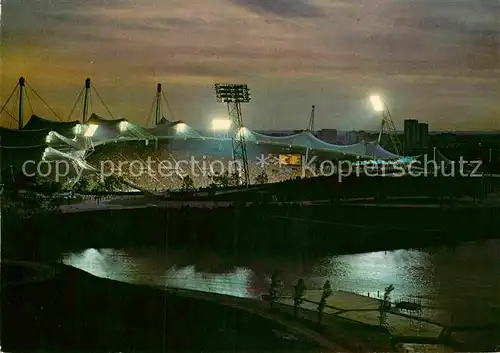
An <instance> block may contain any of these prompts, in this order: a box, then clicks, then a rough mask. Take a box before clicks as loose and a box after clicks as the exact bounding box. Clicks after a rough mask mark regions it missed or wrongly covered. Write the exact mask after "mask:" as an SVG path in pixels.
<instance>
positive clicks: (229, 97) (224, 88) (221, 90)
mask: <svg viewBox="0 0 500 353" xmlns="http://www.w3.org/2000/svg"><path fill="white" fill-rule="evenodd" d="M214 89H215V97H216V98H217V102H224V103H249V102H250V89H249V88H248V86H247V85H241V84H227V83H216V84H215V85H214Z"/></svg>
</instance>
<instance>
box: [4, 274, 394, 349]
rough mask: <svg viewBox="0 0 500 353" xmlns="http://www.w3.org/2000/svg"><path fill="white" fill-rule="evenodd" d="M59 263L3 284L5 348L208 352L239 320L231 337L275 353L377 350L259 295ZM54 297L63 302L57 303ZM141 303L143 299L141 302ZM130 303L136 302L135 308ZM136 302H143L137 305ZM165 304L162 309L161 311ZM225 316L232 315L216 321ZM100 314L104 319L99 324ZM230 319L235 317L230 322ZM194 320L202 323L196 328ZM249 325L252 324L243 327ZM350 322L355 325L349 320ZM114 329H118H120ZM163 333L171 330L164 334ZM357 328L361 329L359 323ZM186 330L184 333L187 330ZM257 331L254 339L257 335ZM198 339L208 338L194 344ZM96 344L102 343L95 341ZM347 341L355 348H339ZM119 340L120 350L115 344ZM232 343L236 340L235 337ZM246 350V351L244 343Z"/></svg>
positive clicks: (382, 342)
mask: <svg viewBox="0 0 500 353" xmlns="http://www.w3.org/2000/svg"><path fill="white" fill-rule="evenodd" d="M54 266H55V268H56V270H57V273H58V275H57V277H56V278H54V279H52V280H47V281H45V282H37V283H32V284H25V285H23V286H15V287H9V286H5V287H4V293H3V296H2V304H3V311H4V314H3V315H2V322H3V324H4V326H3V327H4V331H3V332H2V335H3V348H4V349H40V348H43V347H45V348H46V349H49V350H58V349H65V348H73V349H74V348H75V346H77V347H78V348H80V349H82V348H86V349H98V350H102V349H105V347H107V348H109V349H111V350H114V351H117V350H119V349H127V346H128V347H129V348H131V347H132V346H134V347H136V348H141V347H142V349H155V347H156V349H158V348H161V347H169V348H172V349H173V348H175V349H177V348H182V347H184V348H186V347H187V346H189V345H194V346H198V345H201V346H202V347H205V348H206V349H207V350H208V351H211V350H210V348H211V346H213V347H216V348H218V349H220V348H222V347H220V345H221V344H222V345H223V342H220V338H221V337H218V338H217V339H215V337H211V335H209V336H206V334H205V333H203V332H204V331H205V330H209V331H213V330H214V329H216V330H217V329H219V328H217V327H219V326H218V325H221V324H222V325H223V326H224V327H225V325H228V324H229V325H236V326H235V327H236V328H234V330H236V331H229V332H228V334H229V336H226V340H227V341H233V340H234V339H237V338H235V337H234V336H235V335H236V336H241V335H242V337H243V338H240V339H242V340H244V342H246V343H245V344H249V345H250V346H251V345H252V344H253V345H256V346H255V347H254V349H255V351H262V349H264V350H266V349H273V348H272V345H273V344H274V345H277V346H276V347H274V349H276V350H272V351H290V352H292V351H295V348H294V347H295V346H297V347H296V348H297V349H298V351H301V352H302V351H306V352H307V351H311V352H312V351H315V352H319V351H321V347H323V348H325V349H327V350H328V351H350V350H351V349H352V348H351V347H358V348H359V347H363V348H364V349H363V350H362V351H366V352H369V351H373V349H374V348H376V347H373V346H371V345H370V340H368V339H367V338H366V337H363V335H361V337H358V336H356V335H349V336H348V337H347V340H346V338H345V337H343V338H339V340H340V342H342V343H341V344H340V345H339V344H338V343H336V338H337V335H335V336H332V337H330V336H329V338H326V336H325V335H324V333H323V331H322V330H320V331H318V329H317V327H316V325H315V324H314V323H311V322H309V323H308V322H305V321H301V320H296V319H294V318H293V317H290V312H291V311H293V309H292V308H285V310H283V311H278V312H274V311H270V310H269V308H268V306H267V305H266V303H263V302H257V301H254V300H248V299H241V298H234V297H229V296H221V295H207V294H206V293H196V292H194V291H186V290H176V289H165V288H163V289H162V290H160V289H157V288H152V287H147V286H139V285H130V284H126V283H121V282H116V281H112V280H107V279H101V278H98V277H95V276H93V275H90V274H88V273H85V272H83V271H81V270H78V269H75V268H71V267H68V266H64V265H54ZM75 295H77V297H75ZM55 298H59V299H56V300H55ZM77 298H79V299H78V300H77V301H76V302H75V301H74V300H75V299H77ZM96 298H99V300H96ZM138 300H139V302H137V301H138ZM133 303H135V304H136V305H134V306H130V304H133ZM139 303H141V305H139V306H137V304H139ZM189 303H192V304H189ZM161 308H164V310H163V312H162V310H161ZM180 311H184V314H182V315H184V316H186V318H183V317H182V316H179V315H180V314H181V313H180ZM209 312H211V313H212V314H209ZM224 312H227V314H224ZM164 313H165V314H164ZM175 313H177V314H175ZM231 313H232V314H231ZM213 315H215V316H213ZM220 315H222V316H224V315H229V316H228V318H226V319H223V320H222V322H220V323H219V316H220ZM248 315H250V316H248ZM195 317H198V319H195ZM202 317H204V318H205V319H202ZM229 317H231V319H229ZM244 317H246V319H244ZM252 317H255V318H252ZM257 317H260V319H258V318H257ZM103 319H105V320H104V321H102V320H103ZM207 320H208V322H206V323H205V325H209V326H210V327H207V326H205V325H203V324H202V323H203V322H205V321H207ZM225 320H230V321H231V322H233V323H232V324H231V323H229V322H228V321H225ZM262 320H264V321H262ZM260 321H262V323H261V324H258V323H257V322H260ZM341 321H342V320H341ZM195 322H196V323H197V325H193V323H195ZM210 322H211V324H210ZM245 322H247V324H249V325H250V326H248V327H246V326H245V325H247V324H245ZM265 322H267V323H265ZM172 325H174V326H172ZM176 325H180V326H182V327H184V326H186V327H185V329H189V332H190V337H189V342H188V341H184V339H183V338H182V337H177V336H175V335H172V334H169V330H173V331H174V332H178V333H181V332H182V330H181V329H180V328H175V326H176ZM242 325H243V326H242ZM256 325H257V326H256ZM339 325H340V324H339ZM241 326H242V327H241ZM264 326H265V327H264ZM341 326H342V325H341ZM348 326H349V327H352V325H348ZM39 327H43V329H39ZM238 327H239V328H238ZM245 327H246V328H245ZM259 327H261V328H262V330H265V331H266V330H267V331H269V332H267V331H266V332H267V333H264V331H263V332H262V333H261V334H258V333H257V331H259V330H261V328H259ZM273 327H274V328H273ZM339 327H340V326H339ZM116 328H120V329H119V331H118V332H117V331H116ZM167 328H168V329H167ZM124 330H125V331H126V332H128V334H127V336H126V338H125V339H124V337H125V336H123V335H122V334H120V333H119V332H122V333H124V332H125V331H124ZM162 330H167V331H164V332H163V333H162ZM179 330H181V331H179ZM262 330H261V331H262ZM276 330H277V331H278V332H280V334H283V335H285V336H286V334H285V332H290V333H291V334H292V336H295V339H292V342H291V343H290V340H289V339H284V340H283V338H281V339H275V337H274V335H275V334H276V333H273V332H275V331H276ZM346 330H347V329H346ZM360 330H361V332H362V331H363V329H362V328H360ZM345 332H347V331H345ZM186 333H187V332H184V335H185V334H186ZM117 334H118V336H117ZM214 334H215V332H214ZM264 334H266V335H268V336H269V335H270V336H269V337H268V338H266V337H263V336H262V335H264ZM89 335H90V336H89ZM165 335H167V336H168V337H166V336H165ZM181 335H182V334H181ZM253 335H256V336H255V337H253ZM217 336H220V334H218V335H217ZM246 336H248V337H246ZM90 337H92V339H90ZM195 337H197V338H195ZM244 337H246V338H244ZM256 337H259V340H262V341H266V340H267V341H268V342H267V343H268V344H271V346H269V347H267V348H266V346H265V344H264V343H265V342H260V343H258V342H255V341H256V340H255V338H256ZM377 337H378V338H377V340H378V343H377V345H378V347H383V348H384V350H385V351H387V349H388V348H390V347H391V341H390V339H389V337H388V336H387V335H386V334H384V333H383V332H380V333H379V334H377ZM384 337H385V338H384ZM186 338H187V337H186ZM197 339H198V340H201V341H203V342H196V341H197ZM259 340H257V341H259ZM274 341H276V342H274ZM282 341H283V342H284V343H283V342H282ZM99 342H100V343H101V344H104V345H98V343H99ZM273 342H274V343H273ZM281 343H283V344H284V345H285V346H284V347H283V348H281V349H280V348H279V347H278V346H279V344H281ZM344 343H347V344H348V345H350V346H351V347H345V348H344V347H342V344H344ZM115 344H118V345H119V346H120V347H117V346H115ZM228 344H229V345H231V342H228ZM287 344H288V346H287ZM96 345H97V346H96ZM259 345H260V348H259ZM285 347H288V348H285ZM315 347H317V348H315ZM228 348H229V347H228ZM241 348H242V349H243V350H245V347H244V346H243V347H241ZM292 348H293V349H292ZM247 349H248V347H247ZM283 349H284V350H283ZM309 349H311V350H309ZM318 349H319V350H318ZM216 350H217V349H216ZM251 350H252V348H251V347H250V351H251ZM217 351H218V350H217ZM245 351H248V350H245ZM391 351H393V349H391Z"/></svg>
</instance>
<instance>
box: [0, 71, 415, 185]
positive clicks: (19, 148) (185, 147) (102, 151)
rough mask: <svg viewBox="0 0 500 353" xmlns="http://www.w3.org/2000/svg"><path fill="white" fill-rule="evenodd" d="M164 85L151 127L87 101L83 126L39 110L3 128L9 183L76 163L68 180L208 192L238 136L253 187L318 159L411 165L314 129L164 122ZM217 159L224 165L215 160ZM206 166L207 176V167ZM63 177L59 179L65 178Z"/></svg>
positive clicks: (375, 146)
mask: <svg viewBox="0 0 500 353" xmlns="http://www.w3.org/2000/svg"><path fill="white" fill-rule="evenodd" d="M24 84H25V82H24V79H22V78H21V79H20V81H19V84H18V86H19V88H20V98H19V107H20V108H19V111H21V110H22V109H21V108H22V92H23V91H22V89H23V87H24ZM26 84H27V83H26ZM16 87H17V86H16ZM90 87H91V84H90V79H87V80H86V84H85V87H84V89H86V94H87V92H88V91H89V89H90ZM160 87H161V85H158V100H157V102H156V108H157V109H156V110H157V117H156V122H155V124H154V125H155V126H154V127H151V128H145V127H141V126H139V125H137V124H135V123H133V122H131V121H128V120H126V119H122V118H120V119H104V118H102V117H100V116H98V115H97V114H94V113H92V114H88V113H87V112H88V105H87V100H86V101H85V103H84V104H85V107H84V115H83V119H82V121H84V123H83V122H80V121H78V120H70V121H68V119H66V121H63V120H62V119H60V120H59V121H55V120H50V119H46V118H42V117H40V116H37V115H36V114H34V113H33V114H32V115H31V117H30V118H29V120H28V121H27V122H26V124H24V123H22V116H19V118H18V119H17V121H18V122H20V123H19V126H18V129H12V128H4V127H2V128H0V138H1V143H0V147H1V151H2V155H1V157H2V163H1V166H2V178H3V183H8V181H10V180H12V181H15V179H16V178H22V177H23V176H26V175H35V174H36V173H38V174H44V175H45V176H48V177H53V175H52V174H53V173H52V174H51V173H50V172H54V171H55V167H54V166H55V165H57V164H58V163H59V165H60V164H61V161H64V163H65V164H66V165H69V166H70V170H69V171H66V170H65V171H64V174H65V175H64V177H65V179H64V181H67V182H71V181H72V180H74V179H75V177H76V176H78V175H79V174H80V173H82V172H84V173H103V172H105V173H106V175H107V176H109V175H114V176H117V177H119V178H120V179H121V181H122V182H124V183H125V184H127V185H128V186H129V187H131V188H134V189H139V190H150V191H155V190H156V191H160V190H167V189H179V188H182V185H183V181H184V177H185V176H186V175H189V176H190V177H191V179H192V180H193V184H194V186H195V187H196V188H202V187H206V186H209V185H211V184H212V183H213V180H212V177H213V175H214V174H217V173H222V172H223V170H221V167H220V166H229V165H231V164H230V163H231V161H233V160H235V156H234V148H233V143H234V140H235V139H240V140H241V139H243V140H244V141H245V149H246V154H247V160H248V175H249V182H250V183H251V184H252V183H255V182H256V178H257V177H258V175H261V174H262V173H265V174H266V180H267V181H268V182H279V181H283V180H288V179H295V178H297V177H304V176H306V177H307V176H308V175H304V174H303V173H302V172H303V168H302V167H303V166H304V164H306V163H310V161H312V160H314V161H315V163H316V164H317V163H319V162H321V161H332V160H335V161H339V160H350V161H354V162H359V163H387V162H389V163H407V162H408V161H410V160H412V159H411V158H408V157H404V156H400V155H397V154H394V153H392V152H390V151H388V150H386V149H384V148H383V147H382V146H381V145H380V144H379V143H378V142H376V141H361V142H359V143H356V144H351V145H335V144H331V143H328V142H325V141H323V140H321V139H319V138H318V137H316V136H315V135H314V133H313V131H312V129H306V130H303V131H301V132H299V133H295V134H291V135H288V136H270V135H266V134H263V133H259V132H257V131H253V130H250V129H248V128H246V127H239V128H238V129H236V130H234V129H231V130H229V131H225V132H222V133H221V132H220V131H219V132H217V131H207V130H206V129H205V130H204V129H197V128H196V127H194V126H191V125H189V124H187V123H186V122H184V121H181V120H175V121H173V119H171V120H168V119H166V118H165V117H163V114H162V113H161V109H160V108H161V100H160V98H161V96H160V93H161V88H160ZM92 88H93V86H92ZM94 89H95V88H94ZM35 93H36V92H35ZM26 94H27V93H26ZM37 96H39V95H38V94H37ZM79 97H80V96H79ZM86 97H87V96H86ZM99 97H100V96H99ZM78 99H79V98H78ZM78 99H77V101H78ZM103 104H104V102H103ZM167 104H168V102H167ZM11 116H12V115H11ZM228 121H230V120H228ZM287 158H288V159H287ZM188 160H190V161H193V160H194V161H195V163H194V164H195V165H194V167H193V166H191V168H182V167H181V164H182V163H179V161H188ZM148 161H149V162H148ZM215 161H217V162H218V163H213V162H215ZM165 162H168V163H167V164H168V166H169V167H168V168H170V170H167V171H166V173H165V168H162V169H163V172H160V171H159V170H158V166H162V167H165ZM151 163H153V164H155V165H156V167H155V166H153V167H152V166H151ZM41 165H43V168H40V166H41ZM184 165H185V163H184ZM207 165H209V170H208V171H207V170H205V169H206V166H207ZM217 166H218V167H217ZM37 167H38V169H37ZM103 168H104V169H106V170H104V169H103ZM168 168H167V169H168ZM204 168H205V169H204ZM171 169H174V170H171ZM42 170H44V171H45V172H43V173H42ZM225 171H228V169H225ZM59 172H60V171H59ZM229 172H231V171H229ZM60 174H61V173H59V175H58V178H61V177H62V176H61V175H60ZM66 174H67V175H66ZM58 181H60V180H58Z"/></svg>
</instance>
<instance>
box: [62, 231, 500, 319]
mask: <svg viewBox="0 0 500 353" xmlns="http://www.w3.org/2000/svg"><path fill="white" fill-rule="evenodd" d="M61 260H62V262H64V263H65V264H67V265H71V266H75V267H77V268H80V269H82V270H84V271H87V272H90V273H92V274H94V275H96V276H99V277H104V278H110V279H114V280H119V281H124V282H129V283H140V284H149V285H160V286H163V285H164V286H173V287H182V288H188V289H195V290H200V291H208V292H216V293H222V294H228V295H233V296H239V297H259V296H260V295H261V294H262V293H263V292H266V291H267V288H268V280H269V277H270V274H271V273H272V272H274V271H275V270H280V271H281V273H282V278H283V281H284V284H285V288H290V290H291V287H292V285H293V283H295V282H296V281H297V279H298V278H304V279H305V281H306V285H307V286H308V288H310V289H313V288H317V289H319V288H320V287H321V286H322V285H323V283H324V282H325V280H327V279H328V280H330V282H331V283H332V285H333V287H334V288H336V289H340V290H346V291H353V292H357V293H360V294H365V295H368V293H370V295H371V296H377V294H378V292H380V295H381V293H382V292H383V290H384V288H385V287H387V286H388V285H390V284H393V285H394V287H395V290H394V292H393V298H394V299H405V300H406V299H409V298H412V299H411V300H418V301H420V302H421V303H422V304H423V305H425V306H427V307H429V308H434V309H439V310H437V311H436V312H439V314H437V315H438V316H437V318H438V319H439V320H440V321H447V320H450V319H451V317H453V323H455V324H464V325H473V324H485V323H490V322H492V321H495V320H498V317H500V241H498V240H495V241H489V242H483V243H468V244H464V245H461V246H459V247H456V248H455V249H452V250H450V249H430V250H423V251H417V250H396V251H387V252H384V251H382V252H371V253H363V254H354V255H341V256H321V257H314V258H305V257H303V256H301V255H297V256H290V255H288V256H285V255H283V256H280V255H279V254H276V255H274V256H266V257H262V256H232V255H220V254H215V253H210V252H204V253H203V252H202V253H192V252H190V251H186V250H169V251H167V252H164V251H159V250H156V249H152V248H145V249H87V250H85V251H82V252H79V253H70V254H63V255H62V256H61ZM415 298H419V299H415ZM429 310H433V309H429Z"/></svg>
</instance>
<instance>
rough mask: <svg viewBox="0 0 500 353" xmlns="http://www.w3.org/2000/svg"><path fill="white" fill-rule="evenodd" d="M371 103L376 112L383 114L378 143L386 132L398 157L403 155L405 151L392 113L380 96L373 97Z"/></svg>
mask: <svg viewBox="0 0 500 353" xmlns="http://www.w3.org/2000/svg"><path fill="white" fill-rule="evenodd" d="M370 102H371V104H372V106H373V109H374V110H375V111H376V112H378V113H382V122H381V125H380V131H379V134H378V139H377V142H378V143H379V144H380V141H381V139H382V134H383V133H384V132H386V133H387V135H388V136H389V139H390V141H391V144H392V148H393V150H394V153H395V154H397V155H401V153H402V151H403V149H402V148H401V143H400V141H399V138H398V132H397V130H396V126H395V125H394V121H393V120H392V116H391V112H390V111H389V108H388V107H387V105H386V104H385V103H384V101H383V100H382V98H380V96H377V95H375V96H371V97H370Z"/></svg>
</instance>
